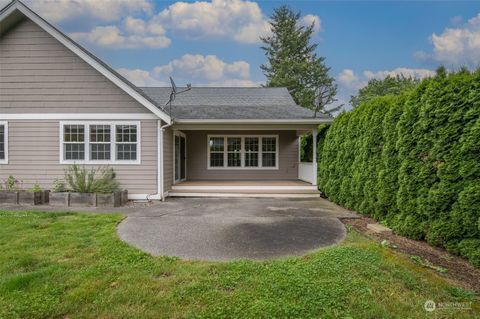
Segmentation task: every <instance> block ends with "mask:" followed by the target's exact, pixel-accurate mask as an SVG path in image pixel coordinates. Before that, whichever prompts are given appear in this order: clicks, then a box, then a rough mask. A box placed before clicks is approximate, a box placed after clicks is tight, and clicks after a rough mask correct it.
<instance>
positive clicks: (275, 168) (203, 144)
mask: <svg viewBox="0 0 480 319" xmlns="http://www.w3.org/2000/svg"><path fill="white" fill-rule="evenodd" d="M302 124H303V123H302ZM316 127H317V126H316V125H312V124H310V123H308V125H307V124H303V125H298V124H296V125H294V124H292V123H289V124H284V125H268V124H258V125H241V126H240V125H225V124H222V125H209V126H208V127H207V126H205V125H193V124H189V125H186V124H183V125H182V124H179V123H178V124H176V125H174V126H173V127H172V135H173V141H172V142H173V143H172V144H173V145H172V148H173V150H172V153H173V165H172V166H173V167H172V168H173V172H172V173H173V183H172V186H171V189H170V190H169V191H168V196H174V197H291V198H310V197H319V196H320V192H319V191H318V189H317V165H316V162H317V161H316V157H317V154H316V150H314V152H313V160H312V162H309V163H304V162H301V157H300V137H301V136H303V135H305V134H313V137H314V139H315V138H316V133H317V128H316ZM314 143H315V141H314Z"/></svg>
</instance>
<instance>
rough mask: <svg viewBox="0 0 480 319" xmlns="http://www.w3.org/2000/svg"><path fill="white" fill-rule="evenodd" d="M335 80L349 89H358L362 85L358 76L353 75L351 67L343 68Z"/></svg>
mask: <svg viewBox="0 0 480 319" xmlns="http://www.w3.org/2000/svg"><path fill="white" fill-rule="evenodd" d="M337 81H338V82H339V83H340V84H341V85H343V86H345V87H347V88H350V89H359V88H360V87H362V86H364V84H363V83H362V81H360V79H359V77H358V76H357V75H355V73H354V72H353V70H352V69H345V70H343V71H342V72H340V74H339V75H338V76H337Z"/></svg>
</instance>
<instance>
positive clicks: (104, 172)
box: [65, 164, 119, 194]
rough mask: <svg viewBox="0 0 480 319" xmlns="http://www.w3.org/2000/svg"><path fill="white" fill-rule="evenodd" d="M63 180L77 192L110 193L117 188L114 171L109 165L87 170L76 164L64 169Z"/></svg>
mask: <svg viewBox="0 0 480 319" xmlns="http://www.w3.org/2000/svg"><path fill="white" fill-rule="evenodd" d="M65 180H66V181H67V184H68V186H69V188H70V190H71V191H73V192H77V193H104V194H106V193H112V192H115V191H117V190H119V183H118V181H117V180H116V179H115V171H114V170H113V168H111V167H101V168H97V169H94V168H92V169H90V170H87V169H86V168H85V167H80V166H79V165H77V164H74V165H71V166H69V167H68V168H67V169H66V170H65Z"/></svg>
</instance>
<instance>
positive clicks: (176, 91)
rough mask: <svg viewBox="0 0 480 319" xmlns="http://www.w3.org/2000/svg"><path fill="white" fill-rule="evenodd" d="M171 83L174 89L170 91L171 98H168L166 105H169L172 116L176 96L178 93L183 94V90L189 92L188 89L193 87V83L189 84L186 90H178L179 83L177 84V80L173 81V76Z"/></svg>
mask: <svg viewBox="0 0 480 319" xmlns="http://www.w3.org/2000/svg"><path fill="white" fill-rule="evenodd" d="M170 83H171V84H172V91H171V92H170V98H169V99H168V102H167V103H165V106H167V105H168V106H169V111H168V112H169V114H168V115H170V116H172V102H173V101H174V100H175V97H176V96H177V94H181V93H183V92H187V91H190V90H191V89H192V85H191V84H187V88H186V89H184V90H181V91H178V90H177V85H176V84H175V81H173V79H172V77H170Z"/></svg>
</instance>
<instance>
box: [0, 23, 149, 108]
mask: <svg viewBox="0 0 480 319" xmlns="http://www.w3.org/2000/svg"><path fill="white" fill-rule="evenodd" d="M109 112H111V113H149V112H150V111H149V110H147V109H146V108H145V107H143V106H142V105H141V104H139V103H138V102H137V101H135V100H134V99H133V98H132V97H130V96H129V95H128V94H126V93H125V92H124V91H122V90H121V89H120V88H118V87H117V86H116V85H115V84H113V83H112V82H110V81H109V80H108V79H107V78H106V77H104V76H103V75H102V74H100V73H99V72H98V71H96V70H95V69H93V68H92V67H91V66H90V65H88V64H87V63H86V62H84V61H83V60H82V59H81V58H79V57H78V56H76V55H75V54H74V53H73V52H71V51H70V50H69V49H67V48H66V47H65V46H63V45H62V44H61V43H60V42H58V41H57V40H56V39H54V38H53V37H52V36H50V35H49V34H48V33H47V32H45V31H44V30H42V29H41V28H40V27H38V26H37V25H36V24H35V23H33V22H32V21H30V20H24V21H22V22H20V23H19V24H18V25H17V26H15V27H14V28H13V29H12V30H10V31H9V32H7V33H6V34H4V35H3V36H2V37H1V38H0V113H109Z"/></svg>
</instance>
